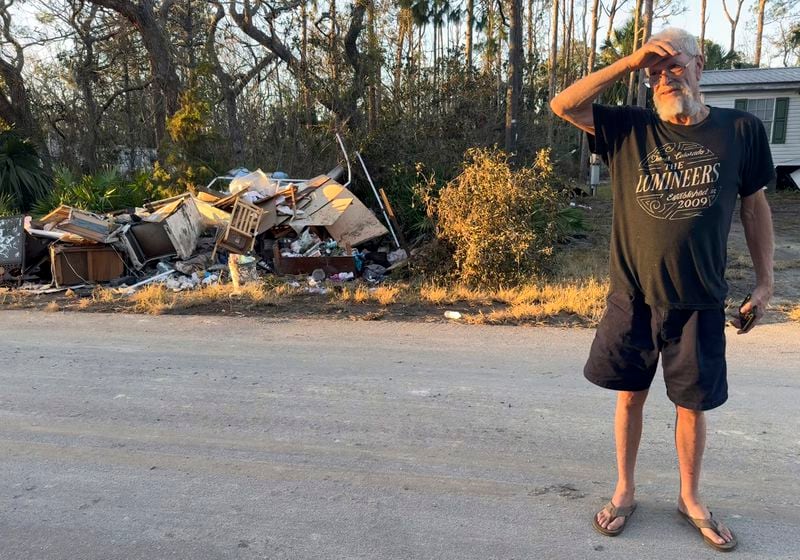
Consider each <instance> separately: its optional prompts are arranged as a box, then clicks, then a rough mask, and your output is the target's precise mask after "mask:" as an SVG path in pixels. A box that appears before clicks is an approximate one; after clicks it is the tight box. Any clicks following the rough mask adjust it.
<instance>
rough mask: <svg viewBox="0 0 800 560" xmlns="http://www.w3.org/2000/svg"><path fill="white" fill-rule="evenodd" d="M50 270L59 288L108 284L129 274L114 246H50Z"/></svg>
mask: <svg viewBox="0 0 800 560" xmlns="http://www.w3.org/2000/svg"><path fill="white" fill-rule="evenodd" d="M50 266H51V272H52V274H53V282H55V285H56V287H61V286H74V285H76V284H89V283H94V282H108V281H109V280H114V279H115V278H119V277H120V276H122V274H123V273H124V271H125V263H124V262H123V260H122V257H121V256H120V255H119V253H117V252H116V251H115V250H114V249H113V248H112V247H110V246H107V245H105V246H83V247H72V246H69V245H60V244H58V243H56V244H54V245H51V246H50Z"/></svg>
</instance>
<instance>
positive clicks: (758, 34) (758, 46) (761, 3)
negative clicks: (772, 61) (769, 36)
mask: <svg viewBox="0 0 800 560" xmlns="http://www.w3.org/2000/svg"><path fill="white" fill-rule="evenodd" d="M766 3H767V0H759V1H758V28H757V31H756V57H755V64H756V67H758V66H761V41H762V37H763V35H764V6H765V5H766Z"/></svg>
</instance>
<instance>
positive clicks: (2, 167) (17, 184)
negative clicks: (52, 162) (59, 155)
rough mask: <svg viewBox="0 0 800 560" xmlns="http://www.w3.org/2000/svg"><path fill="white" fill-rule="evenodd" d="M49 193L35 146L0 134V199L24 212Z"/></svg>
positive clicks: (17, 137) (16, 137)
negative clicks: (1, 197)
mask: <svg viewBox="0 0 800 560" xmlns="http://www.w3.org/2000/svg"><path fill="white" fill-rule="evenodd" d="M49 190H50V182H49V180H48V177H47V174H46V173H45V172H44V169H42V163H41V160H40V159H39V154H38V153H37V151H36V147H35V146H34V145H33V144H32V143H30V142H28V141H27V140H23V139H22V138H20V137H19V136H17V135H16V134H15V133H14V132H13V131H5V132H0V196H3V197H4V198H5V204H8V205H9V206H10V207H13V208H11V209H14V210H21V211H25V210H27V209H28V208H30V207H31V205H32V204H33V203H34V202H35V201H36V200H38V199H39V198H41V197H43V196H45V195H46V194H47V193H48V191H49Z"/></svg>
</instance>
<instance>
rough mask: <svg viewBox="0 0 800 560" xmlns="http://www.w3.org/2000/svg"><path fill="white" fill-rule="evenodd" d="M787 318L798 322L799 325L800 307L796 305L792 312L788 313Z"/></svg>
mask: <svg viewBox="0 0 800 560" xmlns="http://www.w3.org/2000/svg"><path fill="white" fill-rule="evenodd" d="M787 316H788V317H789V319H791V320H792V321H797V322H798V323H800V305H796V306H795V307H793V308H792V309H791V310H789V313H787Z"/></svg>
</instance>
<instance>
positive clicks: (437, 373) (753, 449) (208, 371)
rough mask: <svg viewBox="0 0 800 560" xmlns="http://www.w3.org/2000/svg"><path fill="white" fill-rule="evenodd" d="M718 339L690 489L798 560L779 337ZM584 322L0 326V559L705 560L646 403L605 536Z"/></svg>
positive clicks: (605, 421) (600, 438)
mask: <svg viewBox="0 0 800 560" xmlns="http://www.w3.org/2000/svg"><path fill="white" fill-rule="evenodd" d="M729 334H731V336H730V342H729V347H730V352H729V355H730V369H731V373H730V377H731V387H732V390H731V400H730V402H729V403H728V404H726V405H725V406H724V407H722V408H720V409H719V410H718V411H715V412H713V413H711V414H710V415H709V418H710V437H709V450H708V453H707V460H706V465H705V466H706V469H705V473H704V488H705V495H706V498H707V500H708V502H709V504H710V505H711V506H712V508H713V510H714V512H715V514H716V515H718V516H721V517H723V518H725V519H727V520H728V521H729V522H730V525H731V526H732V527H733V528H734V530H735V531H736V532H737V533H738V535H739V536H740V539H741V541H742V544H741V549H740V551H739V552H738V553H737V554H736V558H739V559H751V558H769V559H789V558H797V550H800V537H798V533H797V530H796V528H797V527H798V526H800V513H799V512H800V490H799V489H798V485H797V481H798V480H800V460H798V451H800V439H799V438H798V435H797V434H798V433H800V419H798V415H797V403H798V402H800V377H798V367H797V363H798V360H799V359H800V327H798V326H797V325H791V324H782V325H766V326H763V327H759V328H758V329H756V330H755V331H754V332H753V333H752V334H750V335H747V336H745V337H741V336H740V337H737V336H736V335H734V334H732V333H729ZM591 336H592V332H591V331H590V330H586V329H570V330H568V329H545V328H519V327H474V326H472V327H465V326H461V325H455V324H450V325H441V324H421V323H417V324H406V323H390V322H378V323H374V322H349V321H304V320H299V321H287V320H255V319H214V318H203V317H146V316H128V315H99V314H62V313H36V312H24V311H23V312H18V311H6V312H0V339H2V341H3V342H2V345H0V387H2V391H0V471H1V472H2V473H3V476H2V477H0V499H1V500H2V502H3V504H4V507H3V508H2V511H0V537H2V548H0V557H2V558H3V560H30V559H34V558H35V559H37V560H49V559H59V560H63V559H66V558H80V559H82V560H93V559H98V560H99V559H103V560H106V559H109V558H125V559H126V560H133V559H139V558H141V559H148V560H152V559H163V558H192V559H195V560H203V559H227V558H236V559H238V558H242V559H249V558H269V559H284V558H285V559H304V560H306V559H325V560H329V559H339V558H349V559H350V558H352V559H356V558H357V559H367V558H370V559H381V560H387V559H395V558H397V559H404V560H407V559H417V558H418V559H432V558H437V559H454V560H468V559H475V560H487V559H512V558H515V559H523V558H547V559H569V560H574V559H582V558H639V559H644V560H647V559H656V558H658V559H663V558H716V557H717V555H715V554H714V553H713V551H711V550H710V549H707V548H705V546H704V545H703V543H702V541H701V539H700V538H699V537H698V536H697V535H696V534H693V533H692V532H691V531H690V530H689V529H688V528H687V527H686V526H685V525H683V524H681V523H680V522H679V521H678V520H677V518H676V516H675V515H674V514H673V500H674V494H675V489H676V487H677V476H676V473H675V459H674V451H673V446H672V430H673V424H672V423H673V409H672V407H671V406H670V404H669V402H668V401H667V400H666V398H665V397H664V391H663V387H662V386H661V385H657V387H656V388H655V390H654V391H652V396H651V402H650V403H648V408H647V411H646V420H645V435H644V442H643V445H642V450H641V464H640V470H639V472H638V484H639V495H638V499H639V500H640V508H639V510H638V511H637V514H636V517H635V518H634V519H632V521H631V525H630V526H629V528H628V529H627V530H626V532H625V534H624V535H622V536H621V537H619V538H616V539H609V538H606V537H602V536H600V535H598V534H596V533H594V532H593V531H592V529H591V526H590V523H589V518H590V516H591V513H592V511H593V510H594V509H595V508H597V507H598V506H600V505H601V504H602V503H603V502H604V501H605V500H606V499H607V498H608V496H609V492H610V490H611V482H612V476H613V474H612V473H613V467H612V465H613V454H612V433H611V425H610V418H611V407H612V399H613V395H612V394H610V393H608V392H605V391H603V390H600V389H597V388H594V387H593V386H590V385H589V384H588V383H586V382H585V381H584V380H583V379H582V377H581V375H580V369H581V366H582V361H583V358H584V356H585V354H586V351H587V349H588V346H589V343H590V340H591Z"/></svg>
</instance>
